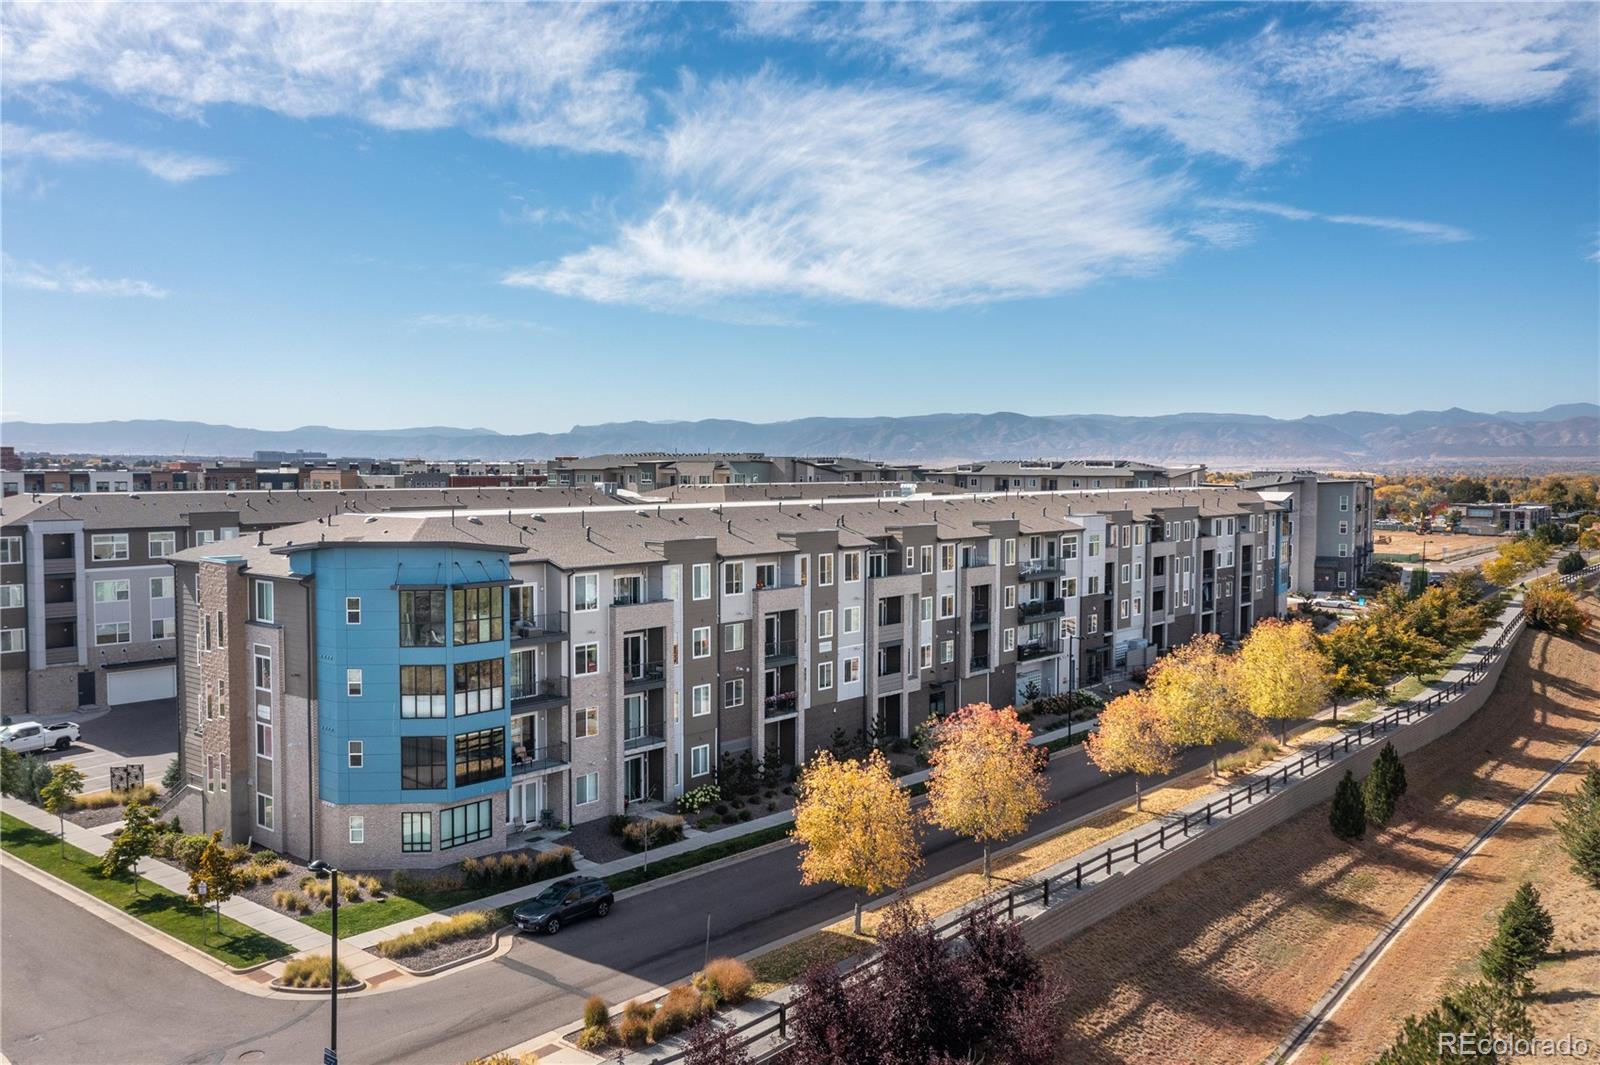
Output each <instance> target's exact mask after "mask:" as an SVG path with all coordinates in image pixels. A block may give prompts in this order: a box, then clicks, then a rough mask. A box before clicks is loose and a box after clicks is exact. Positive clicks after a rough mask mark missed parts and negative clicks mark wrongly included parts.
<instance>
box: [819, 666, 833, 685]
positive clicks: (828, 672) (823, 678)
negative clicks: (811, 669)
mask: <svg viewBox="0 0 1600 1065" xmlns="http://www.w3.org/2000/svg"><path fill="white" fill-rule="evenodd" d="M832 688H833V663H832V662H818V663H817V690H818V691H824V692H825V691H829V690H831V689H832Z"/></svg>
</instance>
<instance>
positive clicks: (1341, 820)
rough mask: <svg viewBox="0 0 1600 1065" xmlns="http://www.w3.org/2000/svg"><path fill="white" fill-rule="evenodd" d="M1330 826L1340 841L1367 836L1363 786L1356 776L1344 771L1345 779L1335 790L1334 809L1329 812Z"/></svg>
mask: <svg viewBox="0 0 1600 1065" xmlns="http://www.w3.org/2000/svg"><path fill="white" fill-rule="evenodd" d="M1328 826H1329V827H1330V828H1332V829H1333V834H1334V835H1335V836H1338V837H1339V838H1340V839H1345V840H1355V839H1360V838H1361V837H1362V836H1364V835H1366V832H1367V814H1366V809H1365V806H1364V804H1363V802H1362V798H1361V785H1360V784H1358V783H1356V778H1355V774H1353V773H1351V772H1350V770H1348V769H1346V770H1345V771H1344V779H1343V780H1341V781H1339V784H1338V786H1337V787H1336V788H1334V790H1333V808H1332V809H1331V810H1329V811H1328Z"/></svg>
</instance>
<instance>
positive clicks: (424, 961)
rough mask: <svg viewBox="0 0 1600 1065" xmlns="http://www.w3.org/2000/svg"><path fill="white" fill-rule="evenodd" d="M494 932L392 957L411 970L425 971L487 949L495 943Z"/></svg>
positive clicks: (397, 963) (402, 966) (398, 963)
mask: <svg viewBox="0 0 1600 1065" xmlns="http://www.w3.org/2000/svg"><path fill="white" fill-rule="evenodd" d="M494 936H495V934H494V933H493V932H485V933H484V934H483V935H481V936H469V937H467V938H466V939H457V940H453V941H451V942H449V943H440V944H439V945H438V946H436V947H430V948H428V949H427V950H425V951H422V952H421V953H419V954H407V955H406V956H405V957H403V958H394V959H392V960H393V961H394V963H395V964H396V965H398V966H400V967H401V968H403V969H409V970H410V971H411V972H414V973H418V972H425V971H427V970H428V969H433V968H437V967H438V966H440V965H444V964H446V963H448V962H452V961H460V960H461V959H462V958H467V957H471V956H472V955H474V954H477V953H479V952H480V951H484V950H487V949H488V948H489V947H490V945H491V944H493V943H494Z"/></svg>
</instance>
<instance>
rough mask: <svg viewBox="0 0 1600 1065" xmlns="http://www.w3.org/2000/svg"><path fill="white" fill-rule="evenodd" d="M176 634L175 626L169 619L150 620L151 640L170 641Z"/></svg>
mask: <svg viewBox="0 0 1600 1065" xmlns="http://www.w3.org/2000/svg"><path fill="white" fill-rule="evenodd" d="M177 634H178V630H177V626H176V624H175V623H174V621H173V620H172V619H171V618H151V619H150V638H151V639H152V640H170V639H172V638H173V637H175V636H176V635H177Z"/></svg>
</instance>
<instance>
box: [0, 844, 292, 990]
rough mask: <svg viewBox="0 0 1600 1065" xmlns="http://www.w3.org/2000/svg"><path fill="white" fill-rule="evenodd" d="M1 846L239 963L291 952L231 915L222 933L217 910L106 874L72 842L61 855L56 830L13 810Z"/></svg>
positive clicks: (144, 882)
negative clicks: (41, 827)
mask: <svg viewBox="0 0 1600 1065" xmlns="http://www.w3.org/2000/svg"><path fill="white" fill-rule="evenodd" d="M0 846H3V847H4V848H5V850H6V852H7V853H8V854H12V855H14V856H15V857H17V858H20V859H21V860H23V861H25V862H27V863H28V864H29V865H31V866H33V867H35V868H36V869H40V870H42V871H44V872H46V873H49V874H50V875H51V876H54V877H56V878H57V879H59V880H64V881H66V882H67V883H69V884H71V885H72V886H73V887H75V888H78V889H80V890H82V891H86V892H88V893H89V894H91V895H93V896H94V897H95V898H97V899H100V900H101V901H103V902H107V903H110V904H111V905H112V906H115V907H116V908H117V909H119V910H121V911H123V912H124V913H126V914H128V915H129V916H131V917H136V918H138V919H139V920H141V921H143V922H144V923H145V924H147V925H149V926H150V927H152V928H158V929H160V930H161V931H163V932H165V933H167V934H168V935H170V936H174V937H175V938H177V939H181V940H182V941H183V942H185V943H187V944H189V945H190V946H192V947H198V948H199V949H200V950H203V951H205V952H206V953H207V954H209V955H211V956H212V957H213V958H216V959H217V960H218V961H222V962H226V963H227V964H229V965H232V966H234V967H236V968H242V967H243V966H247V965H255V964H257V963H259V962H264V961H271V960H272V959H273V958H281V957H284V956H286V955H288V954H290V953H291V950H290V948H289V947H288V945H287V944H284V943H280V942H278V941H277V940H276V939H273V938H272V937H271V936H266V935H262V934H261V933H260V932H257V931H256V930H255V929H253V928H250V927H249V926H247V925H243V924H240V923H239V922H238V921H235V920H233V919H232V918H230V917H224V918H223V919H222V931H221V932H220V933H218V932H217V917H216V914H215V912H214V911H209V910H202V909H201V908H200V907H198V906H196V905H195V904H194V903H192V902H190V901H189V900H187V899H185V898H184V897H183V896H182V895H177V894H174V893H173V892H171V891H168V890H167V889H166V888H164V887H161V886H160V885H158V884H155V883H152V882H151V881H149V880H146V879H144V877H134V876H126V875H125V876H117V877H107V876H102V875H101V874H100V860H99V859H98V858H96V857H94V855H92V854H90V853H89V852H88V851H84V850H79V849H78V848H77V847H74V846H71V845H70V844H69V845H68V846H67V848H66V857H65V858H63V857H62V855H61V844H60V842H59V841H58V840H57V839H56V838H55V837H54V836H52V835H50V834H49V833H48V832H41V831H40V830H39V829H37V828H34V827H33V826H32V825H29V824H26V823H24V822H22V821H19V820H17V819H16V818H15V817H12V816H11V815H10V814H0Z"/></svg>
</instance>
